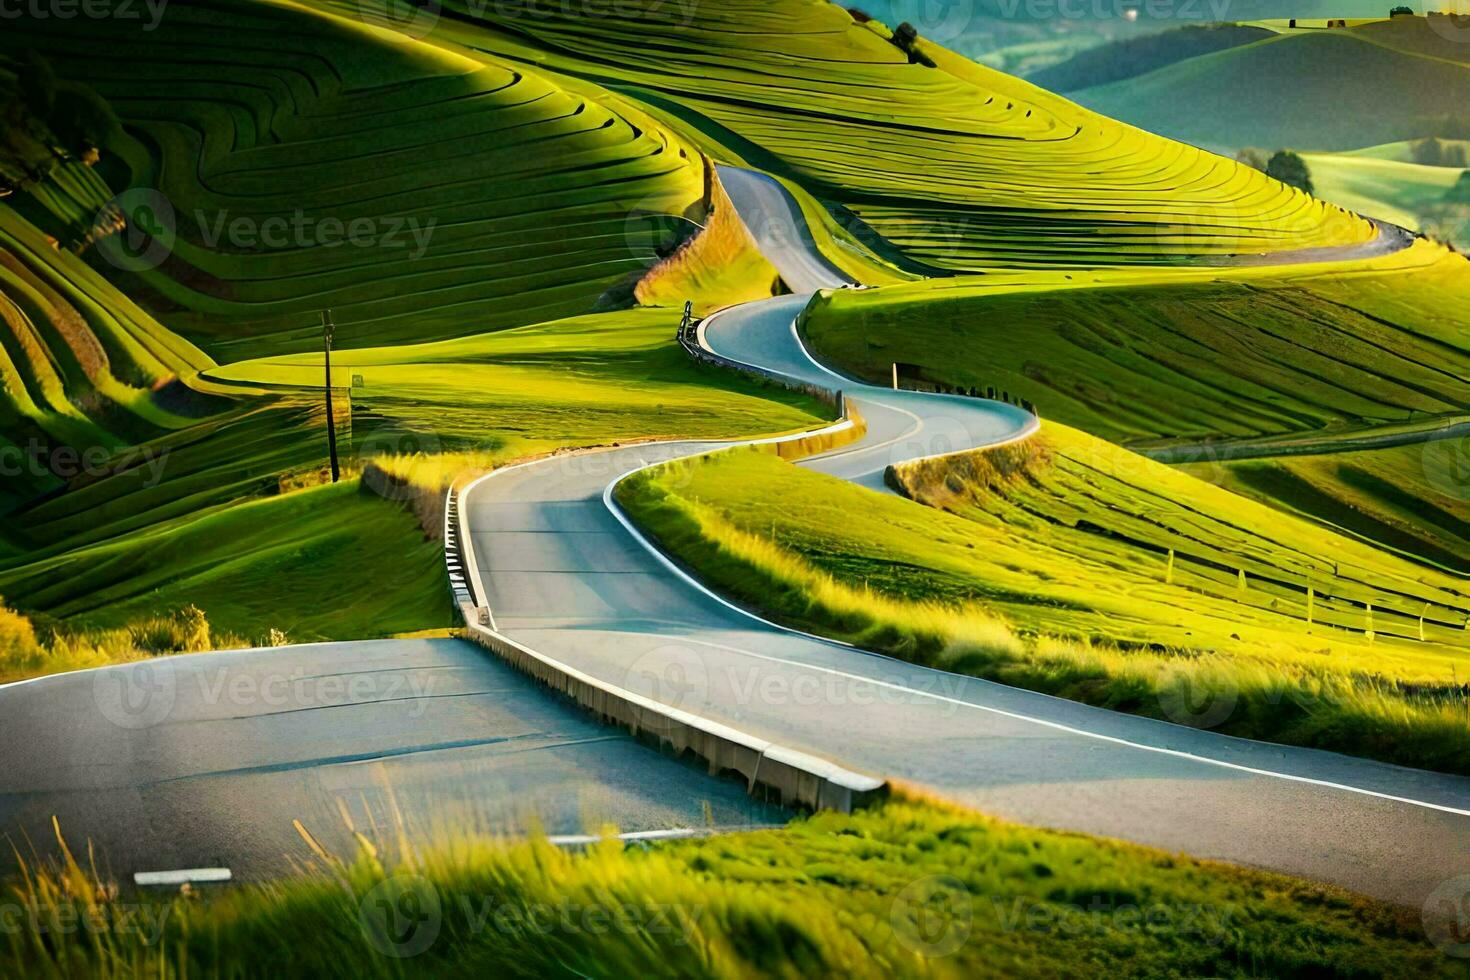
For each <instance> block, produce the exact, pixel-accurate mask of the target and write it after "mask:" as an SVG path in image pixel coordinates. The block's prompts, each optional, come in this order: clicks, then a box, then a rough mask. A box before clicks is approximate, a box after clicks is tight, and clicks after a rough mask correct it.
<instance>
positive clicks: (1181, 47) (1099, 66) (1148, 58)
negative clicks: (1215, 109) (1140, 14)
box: [1026, 24, 1273, 92]
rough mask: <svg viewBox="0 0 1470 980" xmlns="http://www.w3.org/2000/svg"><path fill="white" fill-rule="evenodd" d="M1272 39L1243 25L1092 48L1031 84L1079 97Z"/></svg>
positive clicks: (1196, 28) (1193, 28) (1033, 77)
mask: <svg viewBox="0 0 1470 980" xmlns="http://www.w3.org/2000/svg"><path fill="white" fill-rule="evenodd" d="M1272 36H1273V34H1272V32H1271V31H1268V30H1266V29H1264V28H1261V27H1250V26H1246V25H1242V24H1207V25H1201V24H1194V25H1190V26H1187V27H1179V28H1175V29H1174V30H1169V31H1163V32H1161V33H1158V34H1149V35H1146V36H1144V37H1134V38H1126V39H1123V40H1118V41H1113V42H1111V43H1109V44H1104V45H1101V46H1099V47H1095V48H1089V49H1087V50H1086V51H1082V52H1079V53H1078V54H1075V55H1073V56H1072V57H1071V58H1068V59H1067V60H1066V61H1064V62H1062V63H1060V64H1057V65H1052V66H1050V67H1048V68H1044V69H1042V70H1041V71H1036V72H1030V73H1028V74H1027V75H1026V80H1027V81H1029V82H1031V83H1032V84H1034V85H1039V86H1041V87H1042V88H1044V89H1049V90H1050V91H1053V92H1074V91H1076V90H1078V89H1084V88H1093V87H1096V86H1099V85H1107V84H1109V83H1111V82H1118V81H1122V80H1123V79H1125V78H1136V77H1138V76H1139V75H1146V74H1148V73H1149V72H1151V71H1157V70H1158V69H1160V68H1164V67H1167V66H1168V65H1172V64H1174V63H1175V62H1179V61H1184V60H1186V59H1188V58H1196V57H1199V56H1200V55H1206V54H1210V53H1212V52H1215V51H1224V50H1226V49H1227V48H1234V47H1239V46H1240V45H1242V44H1250V43H1252V42H1254V41H1262V40H1265V39H1266V38H1269V37H1272Z"/></svg>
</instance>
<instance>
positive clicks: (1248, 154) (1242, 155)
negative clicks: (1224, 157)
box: [1235, 146, 1266, 172]
mask: <svg viewBox="0 0 1470 980" xmlns="http://www.w3.org/2000/svg"><path fill="white" fill-rule="evenodd" d="M1235 162H1236V163H1243V164H1245V165H1246V166H1247V167H1251V168H1254V169H1256V170H1260V171H1262V172H1264V171H1265V169H1266V151H1265V150H1258V149H1256V148H1255V147H1254V146H1247V147H1243V148H1242V149H1241V150H1240V151H1239V152H1238V153H1236V154H1235Z"/></svg>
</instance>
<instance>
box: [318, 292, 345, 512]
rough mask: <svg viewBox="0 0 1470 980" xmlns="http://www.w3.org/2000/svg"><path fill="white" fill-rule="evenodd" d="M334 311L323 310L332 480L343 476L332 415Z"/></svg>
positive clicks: (334, 421) (328, 434)
mask: <svg viewBox="0 0 1470 980" xmlns="http://www.w3.org/2000/svg"><path fill="white" fill-rule="evenodd" d="M332 330H333V327H332V311H331V310H322V350H323V352H324V353H325V355H326V357H325V362H324V363H325V364H326V369H327V450H328V452H330V453H331V454H332V482H333V483H336V482H337V480H338V479H339V478H340V477H341V471H340V470H339V469H338V468H337V423H336V420H335V419H334V418H333V417H332Z"/></svg>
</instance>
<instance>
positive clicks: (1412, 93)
mask: <svg viewBox="0 0 1470 980" xmlns="http://www.w3.org/2000/svg"><path fill="white" fill-rule="evenodd" d="M1434 16H1435V17H1436V18H1438V19H1437V20H1436V22H1435V24H1433V25H1431V24H1430V23H1429V21H1428V20H1427V19H1426V18H1424V17H1395V18H1393V19H1392V20H1382V21H1376V22H1373V23H1367V24H1362V25H1360V26H1357V27H1349V28H1346V29H1332V30H1328V29H1325V28H1323V29H1320V30H1315V29H1314V30H1298V31H1288V32H1286V33H1283V34H1279V35H1277V36H1275V37H1271V38H1268V39H1266V40H1263V41H1258V42H1255V43H1253V44H1247V45H1243V46H1240V47H1234V48H1230V49H1229V50H1226V51H1221V52H1217V53H1215V54H1208V55H1202V56H1200V57H1195V58H1189V59H1187V60H1184V61H1180V62H1176V63H1175V64H1172V65H1169V66H1168V67H1165V68H1161V69H1159V70H1158V71H1154V72H1150V73H1149V74H1147V75H1143V76H1140V77H1137V78H1130V79H1127V80H1125V81H1121V82H1116V83H1113V84H1108V85H1100V86H1097V87H1094V88H1085V89H1080V90H1076V91H1073V92H1071V93H1070V94H1071V96H1072V97H1073V98H1075V99H1077V101H1079V102H1081V103H1082V104H1083V105H1086V106H1088V107H1089V108H1091V109H1094V110H1096V111H1098V112H1101V113H1104V114H1105V115H1109V116H1112V117H1114V118H1117V119H1122V120H1126V121H1127V122H1130V123H1132V124H1133V125H1135V126H1142V127H1144V128H1146V129H1148V130H1150V131H1152V132H1156V133H1162V134H1163V135H1165V136H1170V137H1173V138H1174V139H1182V140H1188V141H1190V142H1192V143H1196V144H1199V145H1202V146H1210V147H1228V148H1230V149H1232V150H1233V149H1235V148H1238V147H1242V146H1265V147H1270V148H1273V149H1274V148H1278V147H1292V148H1295V149H1299V150H1314V151H1340V150H1351V149H1356V148H1359V147H1364V146H1371V145H1374V144H1379V143H1389V142H1393V141H1396V140H1405V139H1418V138H1421V137H1425V136H1440V137H1451V138H1464V137H1466V136H1470V130H1467V129H1466V127H1467V126H1470V110H1467V108H1466V107H1467V106H1470V52H1467V50H1466V48H1467V46H1466V45H1465V44H1463V43H1460V41H1462V40H1463V39H1464V38H1465V37H1466V36H1470V34H1467V31H1470V24H1467V23H1466V22H1465V20H1464V18H1463V17H1462V18H1459V19H1457V20H1452V19H1451V18H1449V17H1448V16H1447V15H1443V14H1436V15H1434ZM1457 38H1458V39H1460V40H1456V39H1457ZM1283 93H1290V95H1291V97H1290V98H1283Z"/></svg>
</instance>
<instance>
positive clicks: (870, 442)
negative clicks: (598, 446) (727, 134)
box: [461, 168, 1470, 904]
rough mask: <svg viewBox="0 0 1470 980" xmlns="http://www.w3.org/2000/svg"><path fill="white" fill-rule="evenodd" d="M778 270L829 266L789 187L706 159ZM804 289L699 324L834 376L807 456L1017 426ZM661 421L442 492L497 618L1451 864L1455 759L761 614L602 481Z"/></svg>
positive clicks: (1130, 831)
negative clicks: (918, 382) (1110, 692)
mask: <svg viewBox="0 0 1470 980" xmlns="http://www.w3.org/2000/svg"><path fill="white" fill-rule="evenodd" d="M720 173H721V177H722V179H723V181H724V183H725V186H726V189H727V191H728V192H729V193H730V196H731V198H732V200H733V201H734V202H735V205H736V209H737V211H738V212H739V213H740V215H741V217H742V219H744V220H745V222H746V225H747V227H749V228H750V230H751V232H752V235H753V236H754V237H755V238H756V240H757V242H758V244H759V245H760V246H761V248H762V250H763V251H764V252H765V254H766V256H767V257H768V258H769V259H770V260H771V261H772V262H773V263H774V264H775V265H776V267H777V269H778V270H779V271H780V272H781V273H782V276H783V278H784V279H786V281H787V282H788V283H789V284H791V285H792V286H793V288H798V289H806V290H811V289H815V288H827V287H834V286H839V285H842V284H843V283H844V281H845V280H844V278H843V277H842V276H841V274H840V273H839V272H837V271H836V270H835V269H833V268H832V267H831V266H829V265H827V264H826V262H825V261H824V260H823V259H822V258H821V257H820V256H819V255H817V254H816V252H815V249H814V248H813V247H812V245H811V244H810V241H809V235H808V234H807V232H806V226H805V223H804V221H803V219H802V218H801V215H800V212H799V210H798V208H797V206H796V204H795V202H794V201H792V200H791V198H790V197H789V196H788V195H787V194H786V193H785V192H784V190H783V189H781V188H780V186H779V185H777V184H775V183H774V182H773V181H770V180H769V179H768V178H764V177H761V176H758V175H754V174H750V173H747V172H744V171H733V170H731V169H730V168H721V171H720ZM808 299H809V294H808V293H806V292H802V293H798V294H796V295H792V296H783V297H778V298H775V299H771V300H765V301H760V302H756V303H749V304H745V305H742V306H739V307H735V308H732V309H729V310H726V311H724V312H722V313H720V314H717V315H715V316H714V317H711V318H710V319H708V320H706V321H705V323H704V325H703V328H702V330H701V340H702V343H703V344H704V345H705V346H706V347H707V348H709V349H711V350H713V351H715V352H717V353H719V354H722V355H724V356H726V357H729V358H733V359H735V360H738V361H742V362H744V363H747V364H751V365H755V366H758V367H761V368H764V369H767V370H775V371H779V372H781V373H783V374H786V375H789V376H790V377H792V378H794V379H797V380H801V381H809V382H815V383H818V384H823V385H827V386H829V387H833V386H841V387H843V389H844V391H845V393H846V394H847V396H848V398H849V399H850V400H851V401H852V402H853V403H855V404H856V405H857V407H858V409H859V411H860V412H861V413H862V415H863V417H864V418H865V419H866V420H867V422H868V429H867V432H866V434H865V435H864V437H863V438H862V439H861V440H859V441H857V442H855V443H853V444H851V445H849V446H847V447H845V448H843V449H840V450H838V451H835V452H832V453H829V454H826V455H823V456H819V457H816V458H814V459H810V460H806V461H804V462H802V463H801V464H800V465H803V466H808V467H810V468H813V469H817V470H820V471H823V472H826V473H830V474H832V475H835V476H839V477H842V478H843V479H847V480H853V481H856V482H858V483H860V484H863V485H865V486H869V487H873V488H875V489H881V488H882V473H883V469H884V468H885V467H886V466H887V465H888V464H889V463H892V462H898V461H901V460H905V459H913V458H917V457H921V456H926V455H932V454H936V453H944V452H950V451H954V450H957V449H963V448H966V447H969V446H982V445H992V444H996V443H999V442H1002V441H1005V440H1008V439H1014V438H1019V437H1022V436H1024V435H1025V434H1026V433H1027V432H1029V431H1030V429H1031V427H1032V426H1033V425H1034V424H1035V422H1034V419H1032V417H1031V416H1029V415H1027V414H1026V413H1024V412H1022V411H1020V410H1019V409H1015V408H1013V407H1011V406H1008V405H1004V404H1000V403H997V402H987V401H983V400H978V399H970V398H961V397H956V396H944V395H932V394H923V393H918V392H906V391H890V390H887V389H882V388H874V387H871V386H866V385H862V384H860V383H857V382H853V381H848V380H846V379H843V378H841V377H839V376H837V375H835V374H833V373H832V372H830V371H829V370H828V369H826V368H825V367H823V366H822V365H820V364H818V363H816V362H815V361H814V360H813V359H812V358H811V357H810V356H808V354H807V353H806V351H805V350H804V349H803V347H802V345H801V343H800V341H799V339H798V338H797V336H796V332H795V330H794V319H795V317H796V315H797V314H798V313H799V312H800V310H801V309H802V308H803V306H804V305H805V304H806V302H807V301H808ZM722 445H723V444H720V443H699V442H684V443H661V444H654V445H640V446H630V447H624V448H620V449H614V450H610V451H605V452H600V453H596V454H591V455H576V454H574V455H570V456H562V457H554V458H550V459H545V460H540V461H537V462H533V463H529V464H526V465H523V466H518V467H513V468H509V469H505V470H499V471H496V472H495V473H492V474H490V475H488V476H487V477H484V478H482V479H480V480H478V481H477V482H476V483H475V484H473V485H472V486H471V487H470V488H469V489H468V490H467V491H466V492H465V493H464V494H463V495H462V497H461V510H462V511H463V512H464V513H465V517H466V524H465V527H466V529H467V530H468V534H469V537H470V540H471V542H472V544H473V549H474V553H475V557H476V563H477V565H478V567H479V573H480V581H479V583H478V589H479V596H478V598H479V599H480V601H481V602H482V603H484V604H487V605H488V606H489V607H490V608H491V609H492V610H493V613H494V617H495V622H496V627H497V629H498V630H499V631H500V632H501V633H502V634H504V635H506V636H508V637H510V638H511V639H513V640H515V641H517V642H518V643H520V644H522V645H524V646H526V647H529V648H531V649H534V650H536V651H538V652H540V653H543V654H545V655H547V656H549V657H552V658H555V659H556V660H559V661H561V662H562V663H565V664H567V665H569V666H571V667H574V668H576V669H578V670H580V671H583V672H585V673H587V674H590V675H592V676H594V677H596V678H599V679H601V680H603V681H606V682H608V683H613V684H617V685H620V686H622V687H624V688H627V689H630V690H632V691H634V692H635V693H638V694H641V695H644V696H647V697H652V698H654V699H657V700H659V701H662V702H664V703H666V704H669V705H671V706H673V707H677V708H679V709H682V710H684V711H687V712H692V713H695V714H698V715H701V716H704V717H706V718H709V719H711V720H714V721H717V722H720V723H722V724H727V725H730V726H733V727H735V728H739V729H742V730H744V731H747V732H750V733H752V734H754V735H756V736H758V737H761V738H767V739H770V740H771V741H773V742H777V743H780V744H783V745H786V746H789V747H792V748H795V749H798V750H800V751H804V752H808V753H811V754H813V755H816V756H820V757H824V758H827V759H830V760H832V761H834V762H837V763H839V764H841V765H844V766H846V767H848V768H850V769H855V770H858V771H861V772H868V773H871V774H874V775H880V776H883V777H885V778H896V779H901V780H906V781H909V782H913V783H917V784H921V785H923V786H927V787H931V788H933V789H936V790H938V791H940V792H942V793H943V794H944V795H946V796H949V797H952V798H955V799H959V800H961V801H963V802H966V803H969V804H972V805H974V806H976V807H977V808H979V809H982V810H984V811H986V812H989V813H994V814H997V815H1000V816H1004V817H1009V818H1012V819H1016V820H1020V821H1024V822H1026V823H1031V824H1038V825H1042V826H1049V827H1058V828H1066V829H1071V830H1079V831H1087V832H1090V833H1097V834H1103V835H1107V836H1112V837H1119V838H1124V839H1127V840H1131V841H1136V842H1139V843H1144V844H1151V845H1156V846H1160V847H1165V848H1169V849H1172V850H1182V851H1188V852H1189V853H1191V854H1194V855H1198V856H1201V857H1210V858H1220V859H1224V860H1229V861H1234V862H1237V863H1241V864H1248V865H1254V866H1258V867H1266V868H1272V869H1275V870H1279V871H1284V872H1289V873H1293V874H1298V875H1302V876H1305V877H1308V878H1314V879H1318V880H1322V881H1328V882H1332V883H1336V884H1340V885H1343V886H1346V887H1349V888H1352V889H1354V890H1357V891H1361V892H1364V893H1367V894H1371V895H1374V896H1377V897H1380V898H1384V899H1388V900H1392V901H1397V902H1403V903H1407V904H1417V903H1420V902H1422V901H1423V899H1424V897H1425V895H1427V894H1428V893H1429V892H1430V891H1432V890H1433V889H1434V888H1435V887H1436V886H1437V885H1439V884H1440V883H1442V882H1443V881H1445V880H1446V879H1447V878H1450V877H1453V876H1455V875H1459V874H1470V780H1467V779H1464V778H1461V777H1455V776H1447V775H1440V774H1435V773H1428V772H1420V771H1416V770H1410V769H1404V768H1399V767H1395V766H1390V765H1385V764H1382V763H1377V762H1371V761H1366V760H1362V759H1355V758H1350V757H1347V756H1341V755H1335V754H1332V753H1326V752H1318V751H1313V750H1305V749H1294V748H1288V747H1282V746H1276V745H1269V744H1264V743H1257V742H1251V741H1246V740H1242V739H1236V738H1231V737H1228V736H1222V735H1217V734H1214V733H1211V732H1208V731H1201V730H1197V729H1193V728H1188V727H1184V726H1180V725H1172V724H1168V723H1164V722H1158V721H1153V720H1150V719H1145V718H1138V717H1132V716H1127V715H1121V714H1117V713H1114V712H1110V711H1105V710H1101V709H1096V708H1090V707H1087V706H1085V705H1081V704H1077V703H1074V702H1070V701H1064V700H1060V699H1057V698H1052V697H1048V696H1046V695H1040V694H1034V693H1030V692H1027V691H1021V690H1017V689H1014V688H1009V687H1005V686H1002V685H999V684H993V683H989V682H986V681H982V680H978V679H975V678H972V677H963V676H959V675H954V674H948V673H945V672H942V671H935V670H931V669H927V668H923V667H916V666H912V665H909V664H905V663H901V662H899V661H895V660H892V659H889V658H886V657H882V656H877V655H874V654H870V653H866V652H863V651H860V650H856V649H854V648H852V647H849V646H846V645H843V644H840V643H836V642H832V641H828V640H824V639H820V638H816V637H812V636H807V635H804V634H800V633H796V632H793V631H791V630H787V629H784V628H781V627H779V626H774V625H772V624H769V623H766V622H764V621H762V620H760V619H758V618H756V617H754V616H753V615H751V614H750V613H747V612H745V611H743V610H741V609H738V608H736V607H734V606H733V605H731V604H730V603H728V602H725V601H724V600H722V599H720V598H719V597H717V596H714V595H712V594H710V593H709V592H708V591H706V590H705V589H703V588H702V587H701V586H699V585H698V583H696V582H694V581H693V580H692V579H690V578H689V577H688V576H687V575H686V574H685V573H684V572H683V571H682V570H680V569H679V568H678V567H676V566H675V565H674V564H673V563H671V562H670V561H669V560H668V559H666V558H665V557H663V556H662V555H660V554H659V553H658V552H657V551H656V550H654V549H653V548H652V547H650V546H648V545H647V544H646V543H645V542H644V541H643V540H642V539H641V538H640V537H638V536H637V534H636V532H633V531H632V529H631V527H630V526H629V524H628V522H627V521H626V519H625V518H624V516H623V515H621V514H620V513H619V511H618V509H617V508H616V505H615V504H614V503H613V502H612V500H611V487H612V486H613V484H615V483H616V481H617V480H618V479H620V478H621V477H622V476H623V475H625V474H626V473H628V472H631V471H634V470H636V469H638V468H641V467H643V466H646V465H649V464H652V463H656V462H659V461H662V460H667V459H673V458H678V457H681V456H686V455H690V454H694V453H700V452H707V451H710V450H713V449H717V448H720V447H721V446H722Z"/></svg>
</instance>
